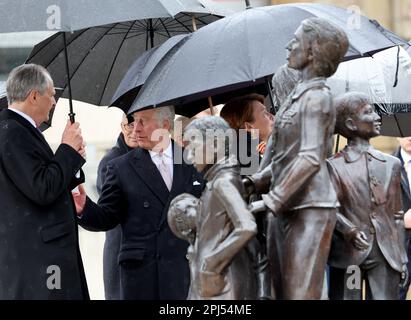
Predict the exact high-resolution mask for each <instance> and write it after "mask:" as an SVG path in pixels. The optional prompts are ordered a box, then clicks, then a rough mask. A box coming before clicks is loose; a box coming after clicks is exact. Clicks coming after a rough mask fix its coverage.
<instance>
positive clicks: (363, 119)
mask: <svg viewBox="0 0 411 320" xmlns="http://www.w3.org/2000/svg"><path fill="white" fill-rule="evenodd" d="M353 122H354V125H355V127H356V130H355V135H356V136H359V137H362V138H364V139H370V138H373V137H376V136H378V135H379V134H380V130H381V118H380V116H379V115H378V114H377V113H376V112H375V110H374V108H373V107H372V106H371V105H369V104H366V105H364V106H362V107H361V108H359V110H358V113H357V114H356V118H355V119H353Z"/></svg>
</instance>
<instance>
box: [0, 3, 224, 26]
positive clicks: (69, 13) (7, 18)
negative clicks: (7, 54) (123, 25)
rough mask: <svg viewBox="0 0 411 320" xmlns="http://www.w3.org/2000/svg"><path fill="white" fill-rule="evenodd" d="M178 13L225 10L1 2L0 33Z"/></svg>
mask: <svg viewBox="0 0 411 320" xmlns="http://www.w3.org/2000/svg"><path fill="white" fill-rule="evenodd" d="M180 12H196V13H212V14H215V15H221V16H224V15H226V14H227V12H228V11H227V10H226V9H224V8H223V7H221V6H219V5H218V4H215V3H212V2H210V1H208V0H175V1H170V0H138V1H136V0H121V1H118V0H98V1H97V0H94V1H93V0H87V1H84V0H82V1H67V0H36V1H35V3H34V2H33V0H18V1H16V0H9V1H7V0H2V1H0V32H22V31H75V30H79V29H84V28H89V27H92V26H98V25H105V24H110V23H115V22H125V21H131V20H141V19H154V18H173V17H174V16H176V15H177V14H178V13H180Z"/></svg>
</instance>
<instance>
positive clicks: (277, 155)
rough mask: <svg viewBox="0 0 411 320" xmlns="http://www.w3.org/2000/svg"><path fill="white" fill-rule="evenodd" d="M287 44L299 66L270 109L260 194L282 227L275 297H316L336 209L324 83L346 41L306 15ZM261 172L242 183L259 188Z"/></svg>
mask: <svg viewBox="0 0 411 320" xmlns="http://www.w3.org/2000/svg"><path fill="white" fill-rule="evenodd" d="M287 49H288V50H289V51H290V53H289V56H288V66H289V67H291V68H294V69H297V70H300V71H301V80H302V81H301V82H300V83H299V84H298V85H297V87H296V88H295V90H294V92H293V94H292V95H291V96H290V97H289V98H288V99H287V100H286V102H285V103H284V104H283V106H282V107H281V108H280V110H279V112H278V114H277V115H276V120H275V123H274V130H273V137H272V140H273V141H272V152H273V158H272V162H271V171H272V172H271V180H272V183H271V187H270V191H269V193H268V194H263V195H262V197H263V201H264V204H265V205H266V206H267V207H268V208H269V209H270V210H271V211H272V212H273V214H274V215H277V216H279V219H280V221H281V224H282V226H283V230H284V235H283V248H282V250H283V252H282V290H283V292H282V294H283V298H284V299H320V298H321V295H322V289H323V281H324V271H325V267H326V263H327V258H328V254H329V249H330V245H331V235H332V231H333V229H334V227H335V222H336V212H337V209H336V208H337V207H338V200H337V196H336V194H335V191H334V189H333V188H332V184H331V180H330V176H329V173H328V170H327V165H326V161H325V160H326V158H327V156H329V155H331V151H332V135H333V133H334V125H335V110H334V108H333V103H332V97H331V93H330V90H329V88H328V87H327V86H326V84H325V81H326V78H327V77H330V76H331V75H333V74H334V72H335V71H336V69H337V67H338V64H339V62H340V60H341V59H342V58H343V57H344V55H345V53H346V51H347V49H348V39H347V37H346V35H345V33H344V31H342V30H341V29H339V28H338V27H336V26H334V25H333V24H332V23H330V22H328V21H326V20H324V19H320V18H312V19H307V20H304V21H303V22H302V23H301V26H300V27H299V28H298V29H297V31H296V33H295V36H294V39H293V40H291V42H290V43H289V44H288V46H287ZM262 177H263V176H261V175H260V176H259V177H258V176H252V177H250V179H249V183H247V184H246V186H247V187H248V188H247V189H248V190H252V189H253V187H254V188H255V189H256V190H257V191H260V192H261V191H263V192H264V191H266V190H267V189H268V183H267V180H268V179H267V178H266V177H265V179H262ZM260 178H261V179H260ZM250 185H251V187H250Z"/></svg>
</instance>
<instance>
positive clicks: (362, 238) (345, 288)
mask: <svg viewBox="0 0 411 320" xmlns="http://www.w3.org/2000/svg"><path fill="white" fill-rule="evenodd" d="M335 108H336V110H337V122H336V133H339V134H341V135H343V136H344V137H346V138H347V139H348V144H347V146H346V147H345V148H344V149H343V150H342V151H340V152H339V153H337V154H336V155H334V156H333V157H332V158H330V159H329V160H328V167H329V171H330V175H331V178H332V181H333V185H334V188H335V190H336V192H337V195H338V200H339V202H340V204H341V208H340V214H341V216H340V215H339V217H338V221H337V227H336V232H335V235H334V237H333V242H332V248H331V254H330V257H329V265H330V266H331V267H332V268H331V272H330V273H331V275H330V289H329V290H330V298H331V299H355V300H361V296H362V288H359V287H356V286H353V285H352V283H351V286H350V285H347V284H348V282H347V276H349V275H350V274H351V272H352V271H353V270H354V269H352V271H351V272H350V273H349V274H347V273H346V270H347V268H348V267H350V266H357V267H359V268H358V269H360V271H361V272H360V274H361V280H362V279H364V280H366V299H377V300H380V299H384V300H386V299H390V300H391V299H393V300H395V299H398V294H399V284H400V281H401V277H402V281H404V279H405V278H406V270H407V268H406V263H407V254H406V251H405V247H404V241H403V239H402V237H403V232H404V225H403V214H402V212H401V198H400V179H401V163H400V161H399V160H398V159H397V158H395V157H393V156H390V155H387V154H384V153H382V152H379V151H377V150H375V149H374V148H373V147H372V146H371V145H370V143H369V140H370V139H371V138H373V137H376V136H378V135H379V134H380V126H381V122H380V121H381V120H380V117H379V116H378V114H376V113H375V111H374V109H373V107H372V106H371V105H370V103H369V101H368V99H367V97H366V96H365V95H363V94H361V93H357V92H350V93H346V94H344V95H342V96H341V97H338V98H337V99H336V100H335ZM351 268H352V267H351ZM359 283H362V281H360V282H359Z"/></svg>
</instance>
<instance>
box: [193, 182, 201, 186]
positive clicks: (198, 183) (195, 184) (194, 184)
mask: <svg viewBox="0 0 411 320" xmlns="http://www.w3.org/2000/svg"><path fill="white" fill-rule="evenodd" d="M199 185H201V183H200V182H198V181H194V182H193V186H199Z"/></svg>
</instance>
